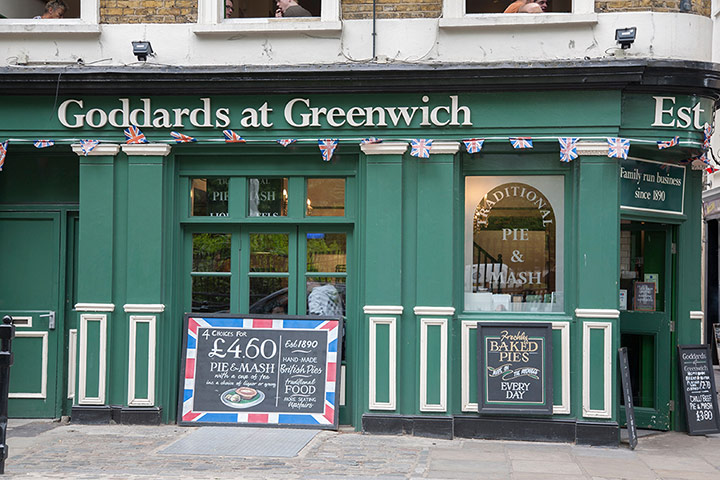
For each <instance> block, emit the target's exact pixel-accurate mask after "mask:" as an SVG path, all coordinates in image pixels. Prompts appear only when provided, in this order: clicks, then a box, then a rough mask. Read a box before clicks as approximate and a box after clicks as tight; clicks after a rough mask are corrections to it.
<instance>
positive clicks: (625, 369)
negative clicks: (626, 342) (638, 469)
mask: <svg viewBox="0 0 720 480" xmlns="http://www.w3.org/2000/svg"><path fill="white" fill-rule="evenodd" d="M618 354H619V356H620V379H621V380H622V389H623V400H624V402H623V403H625V423H626V424H627V431H628V440H629V442H630V449H631V450H635V447H637V443H638V437H637V424H636V423H635V406H634V404H633V393H632V384H631V383H630V364H629V363H628V355H627V347H621V348H619V349H618Z"/></svg>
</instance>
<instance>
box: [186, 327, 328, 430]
mask: <svg viewBox="0 0 720 480" xmlns="http://www.w3.org/2000/svg"><path fill="white" fill-rule="evenodd" d="M184 332H185V334H184V335H183V363H182V369H181V370H182V372H181V374H182V375H181V379H180V380H181V381H180V405H179V409H178V423H179V424H181V425H201V424H223V425H228V424H234V425H253V426H258V425H274V426H282V427H288V426H294V427H305V428H318V429H337V425H338V405H337V402H336V398H337V396H336V393H337V391H339V381H338V380H337V379H339V378H340V376H339V362H340V360H341V358H342V357H341V351H340V349H341V345H342V338H341V332H342V318H341V317H319V316H318V317H315V316H313V317H296V316H268V315H254V316H252V317H250V316H233V315H227V314H208V315H202V314H186V315H185V330H184Z"/></svg>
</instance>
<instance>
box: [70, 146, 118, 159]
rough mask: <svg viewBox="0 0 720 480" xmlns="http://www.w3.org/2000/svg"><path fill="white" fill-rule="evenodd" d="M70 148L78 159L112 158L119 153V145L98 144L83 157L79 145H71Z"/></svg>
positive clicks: (83, 154) (83, 153)
mask: <svg viewBox="0 0 720 480" xmlns="http://www.w3.org/2000/svg"><path fill="white" fill-rule="evenodd" d="M71 146H72V151H73V153H75V154H77V155H78V156H79V157H85V156H88V157H103V156H104V157H108V156H109V157H114V156H115V155H117V153H118V152H119V151H120V145H111V144H100V145H98V146H96V147H95V148H93V149H92V151H90V152H89V153H88V154H87V155H85V152H84V151H83V149H82V146H80V144H79V143H73V144H72V145H71Z"/></svg>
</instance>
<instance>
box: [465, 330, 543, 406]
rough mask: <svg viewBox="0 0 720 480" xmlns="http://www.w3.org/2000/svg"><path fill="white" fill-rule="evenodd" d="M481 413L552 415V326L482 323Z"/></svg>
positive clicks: (479, 397) (480, 344)
mask: <svg viewBox="0 0 720 480" xmlns="http://www.w3.org/2000/svg"><path fill="white" fill-rule="evenodd" d="M477 331H478V335H477V342H478V346H477V347H478V348H477V355H478V357H477V361H478V369H477V371H478V409H479V412H480V413H512V414H518V413H519V414H523V413H525V414H533V415H551V414H552V408H553V405H552V398H553V395H552V369H553V367H552V324H551V323H539V322H538V323H519V322H502V323H500V322H498V323H495V322H493V323H486V322H479V323H478V325H477Z"/></svg>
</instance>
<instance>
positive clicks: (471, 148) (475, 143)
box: [462, 138, 485, 153]
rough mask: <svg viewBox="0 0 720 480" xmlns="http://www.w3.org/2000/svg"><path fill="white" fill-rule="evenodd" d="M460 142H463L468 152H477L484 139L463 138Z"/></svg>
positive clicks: (480, 148)
mask: <svg viewBox="0 0 720 480" xmlns="http://www.w3.org/2000/svg"><path fill="white" fill-rule="evenodd" d="M462 142H463V143H464V144H465V150H467V152H468V153H478V152H479V151H480V150H482V147H483V143H485V139H484V138H471V139H469V140H463V141H462Z"/></svg>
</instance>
